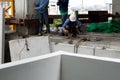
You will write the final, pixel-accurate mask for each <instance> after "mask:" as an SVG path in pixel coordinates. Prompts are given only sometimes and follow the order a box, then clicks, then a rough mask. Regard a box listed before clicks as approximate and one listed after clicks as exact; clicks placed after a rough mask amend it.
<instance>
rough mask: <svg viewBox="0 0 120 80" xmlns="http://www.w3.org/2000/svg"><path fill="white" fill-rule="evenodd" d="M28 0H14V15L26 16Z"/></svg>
mask: <svg viewBox="0 0 120 80" xmlns="http://www.w3.org/2000/svg"><path fill="white" fill-rule="evenodd" d="M27 1H28V0H15V17H16V18H21V19H23V18H26V15H27V14H28V4H27V3H28V2H27Z"/></svg>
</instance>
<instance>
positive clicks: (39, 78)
mask: <svg viewBox="0 0 120 80" xmlns="http://www.w3.org/2000/svg"><path fill="white" fill-rule="evenodd" d="M60 58H61V57H60V56H54V57H49V58H44V59H42V60H41V59H39V60H35V61H30V62H27V63H24V62H25V61H26V60H22V61H18V62H15V63H10V64H6V65H8V66H7V67H4V69H1V68H0V80H59V78H60ZM31 59H32V58H31ZM27 61H29V60H27ZM18 63H23V64H19V65H18ZM15 64H16V65H15ZM6 65H1V66H6ZM11 65H14V66H11ZM1 66H0V67H1Z"/></svg>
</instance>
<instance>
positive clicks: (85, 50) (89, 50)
mask: <svg viewBox="0 0 120 80" xmlns="http://www.w3.org/2000/svg"><path fill="white" fill-rule="evenodd" d="M94 49H95V48H94V47H89V46H79V47H78V53H77V54H85V55H94Z"/></svg>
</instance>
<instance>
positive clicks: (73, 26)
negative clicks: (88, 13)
mask: <svg viewBox="0 0 120 80" xmlns="http://www.w3.org/2000/svg"><path fill="white" fill-rule="evenodd" d="M81 25H82V23H81V22H80V21H78V20H76V21H74V22H71V21H70V20H69V19H67V20H66V21H65V23H64V24H63V26H62V29H63V30H64V29H65V28H66V26H69V28H75V27H76V26H78V27H81Z"/></svg>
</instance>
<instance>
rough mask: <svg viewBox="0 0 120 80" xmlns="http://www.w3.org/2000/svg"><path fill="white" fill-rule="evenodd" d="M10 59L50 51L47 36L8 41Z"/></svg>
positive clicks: (23, 57) (18, 58)
mask: <svg viewBox="0 0 120 80" xmlns="http://www.w3.org/2000/svg"><path fill="white" fill-rule="evenodd" d="M9 45H10V54H11V59H12V61H16V60H21V59H25V58H30V57H34V56H40V55H44V54H48V53H50V49H49V40H48V37H45V36H42V37H31V38H26V39H18V40H11V41H9Z"/></svg>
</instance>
